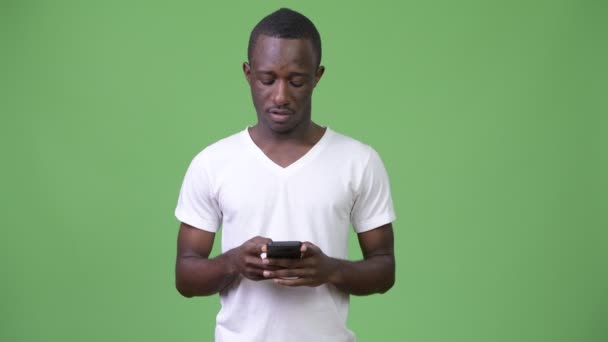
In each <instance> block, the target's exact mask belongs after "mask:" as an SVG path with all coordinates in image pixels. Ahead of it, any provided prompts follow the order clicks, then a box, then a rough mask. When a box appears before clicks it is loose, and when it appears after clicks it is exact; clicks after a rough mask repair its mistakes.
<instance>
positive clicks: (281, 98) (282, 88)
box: [273, 81, 289, 106]
mask: <svg viewBox="0 0 608 342" xmlns="http://www.w3.org/2000/svg"><path fill="white" fill-rule="evenodd" d="M288 91H289V89H288V88H287V82H285V81H278V82H276V87H275V89H274V94H273V101H274V104H275V105H276V106H285V105H287V104H289V93H288Z"/></svg>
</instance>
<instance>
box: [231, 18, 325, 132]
mask: <svg viewBox="0 0 608 342" xmlns="http://www.w3.org/2000/svg"><path fill="white" fill-rule="evenodd" d="M247 52H248V57H249V63H247V62H246V63H243V71H244V73H245V76H246V78H247V81H248V83H249V86H250V87H251V95H252V97H253V103H254V106H255V109H256V112H257V115H258V122H259V124H262V125H264V126H265V127H267V128H269V129H270V130H271V131H273V132H275V133H290V132H293V131H294V130H296V129H298V128H299V127H303V126H304V125H302V124H306V125H307V124H308V123H310V117H311V115H310V112H311V103H312V92H313V89H314V87H315V86H316V85H317V82H318V81H319V79H320V78H321V76H322V75H323V72H324V68H323V67H322V66H320V61H321V39H320V37H319V32H318V31H317V29H316V28H315V26H314V25H313V24H312V22H311V21H310V20H309V19H308V18H306V17H305V16H303V15H302V14H300V13H298V12H295V11H292V10H289V9H284V8H283V9H280V10H278V11H276V12H274V13H272V14H270V15H268V16H267V17H265V18H264V19H262V21H260V23H258V24H257V25H256V26H255V28H254V29H253V31H252V32H251V36H250V39H249V48H248V51H247Z"/></svg>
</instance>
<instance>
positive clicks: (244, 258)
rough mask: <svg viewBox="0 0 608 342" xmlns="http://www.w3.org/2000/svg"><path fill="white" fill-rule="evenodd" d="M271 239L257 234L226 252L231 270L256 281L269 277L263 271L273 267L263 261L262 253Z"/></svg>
mask: <svg viewBox="0 0 608 342" xmlns="http://www.w3.org/2000/svg"><path fill="white" fill-rule="evenodd" d="M271 241H272V240H271V239H268V238H265V237H261V236H256V237H254V238H251V239H249V240H247V241H245V242H244V243H243V244H242V245H240V246H239V247H236V248H234V249H231V250H229V251H228V252H226V253H225V255H226V257H228V261H229V265H230V269H231V271H232V272H234V273H236V274H240V275H242V276H244V277H245V278H247V279H251V280H255V281H258V280H265V279H267V278H265V277H264V274H263V272H264V270H268V269H272V267H269V266H268V265H265V264H263V263H262V258H261V257H260V254H262V253H264V252H266V244H268V243H269V242H271Z"/></svg>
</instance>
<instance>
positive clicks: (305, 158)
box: [241, 126, 333, 174]
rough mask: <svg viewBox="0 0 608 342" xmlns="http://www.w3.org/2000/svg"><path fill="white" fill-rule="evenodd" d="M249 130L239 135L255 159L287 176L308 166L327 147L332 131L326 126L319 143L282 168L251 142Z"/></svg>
mask: <svg viewBox="0 0 608 342" xmlns="http://www.w3.org/2000/svg"><path fill="white" fill-rule="evenodd" d="M249 128H250V127H249V126H248V127H245V130H244V131H243V132H242V134H241V135H242V136H243V138H244V140H245V143H246V145H247V146H248V147H249V148H250V149H251V150H252V151H253V153H254V154H255V156H256V159H258V160H260V161H261V162H262V163H264V164H266V165H267V166H268V167H270V168H272V169H274V170H275V171H276V172H279V173H282V174H287V173H290V172H293V171H294V170H296V169H299V168H301V167H302V166H304V165H306V164H308V163H309V162H310V160H312V159H314V157H315V156H316V155H317V154H319V152H320V151H321V150H323V148H324V147H325V145H327V141H328V140H329V137H330V136H331V135H332V134H333V131H332V130H331V129H330V128H329V127H328V126H326V127H325V132H324V133H323V136H321V139H319V141H317V143H316V144H314V145H313V146H312V147H311V148H310V150H308V151H307V152H306V153H305V154H304V155H302V156H301V157H300V158H298V159H297V160H296V161H294V162H293V163H291V164H289V165H287V166H286V167H282V166H281V165H279V164H277V163H275V162H274V161H273V160H272V159H270V157H268V156H267V155H266V153H264V151H262V149H261V148H260V147H259V146H258V145H257V144H256V143H255V141H253V138H251V134H249Z"/></svg>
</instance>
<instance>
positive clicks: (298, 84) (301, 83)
mask: <svg viewBox="0 0 608 342" xmlns="http://www.w3.org/2000/svg"><path fill="white" fill-rule="evenodd" d="M290 83H291V85H292V86H294V87H296V88H300V87H301V86H303V85H304V82H295V81H291V82H290Z"/></svg>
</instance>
